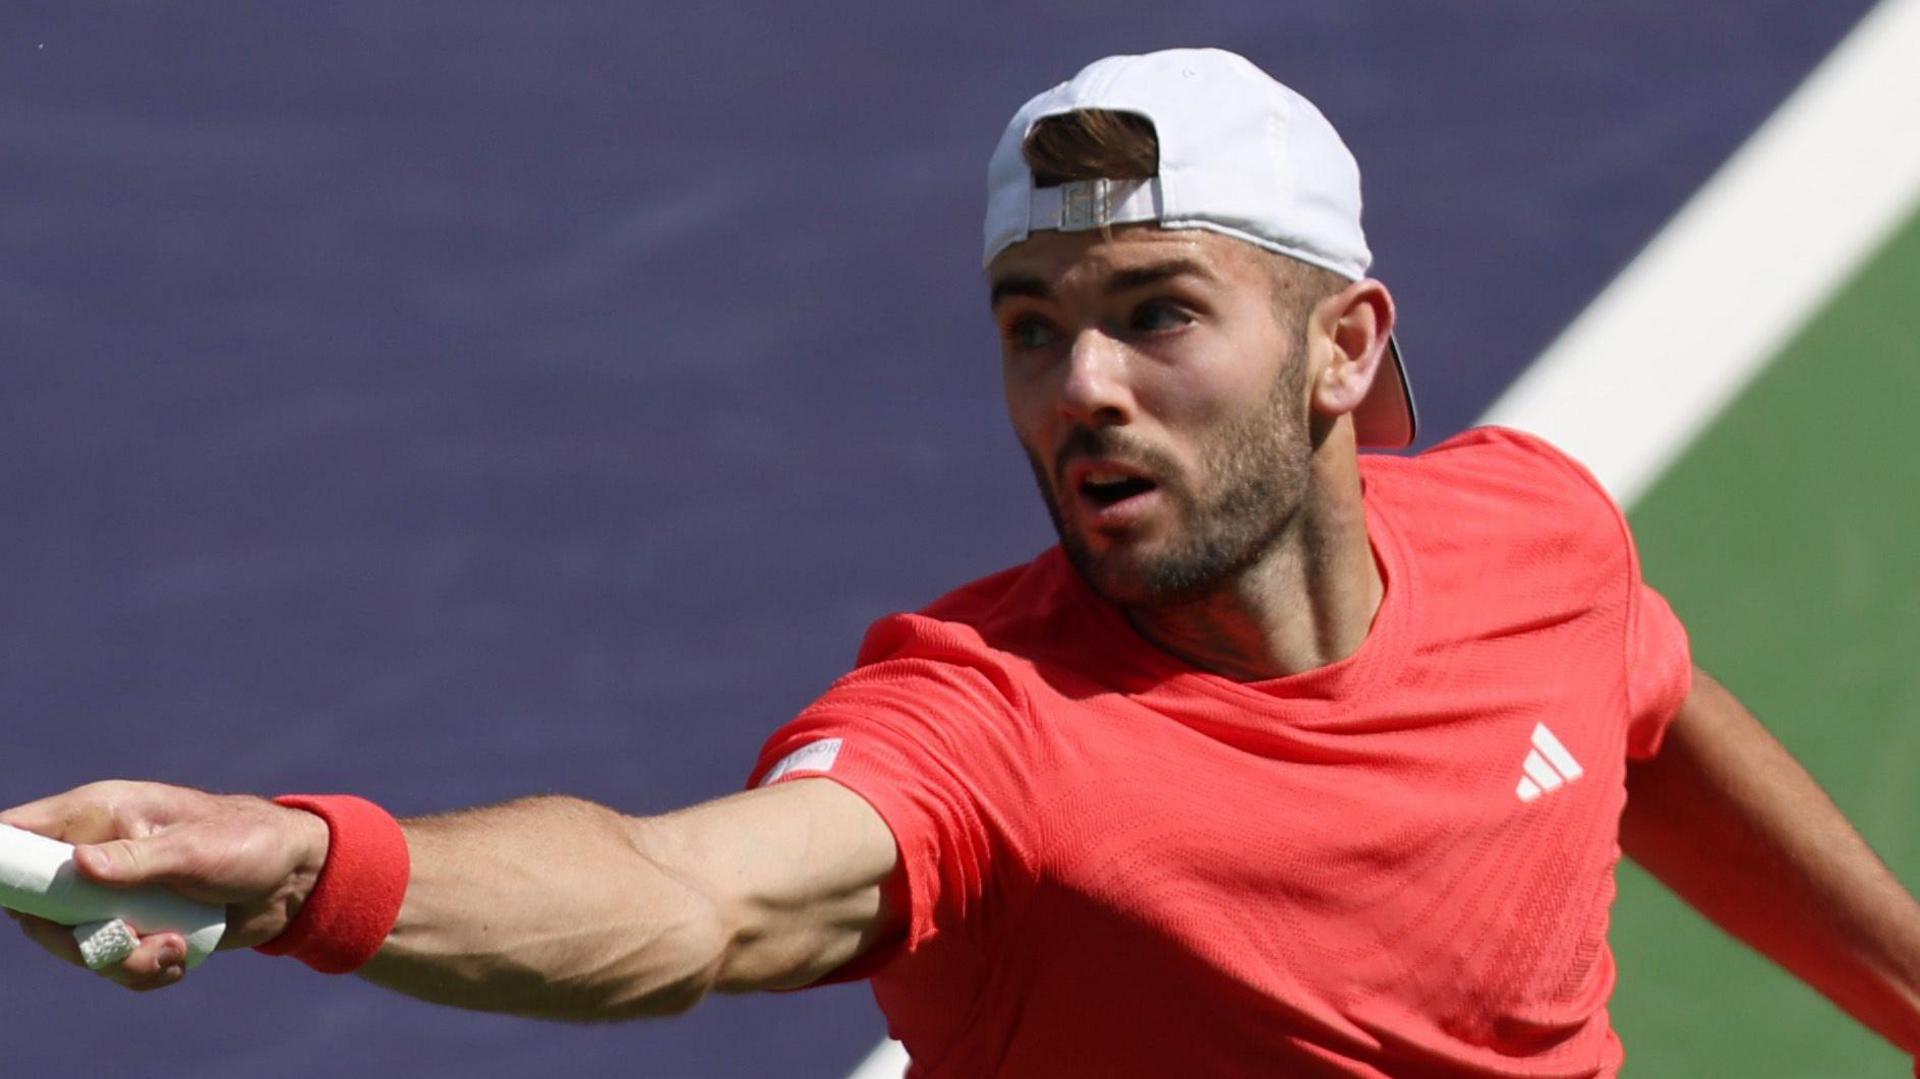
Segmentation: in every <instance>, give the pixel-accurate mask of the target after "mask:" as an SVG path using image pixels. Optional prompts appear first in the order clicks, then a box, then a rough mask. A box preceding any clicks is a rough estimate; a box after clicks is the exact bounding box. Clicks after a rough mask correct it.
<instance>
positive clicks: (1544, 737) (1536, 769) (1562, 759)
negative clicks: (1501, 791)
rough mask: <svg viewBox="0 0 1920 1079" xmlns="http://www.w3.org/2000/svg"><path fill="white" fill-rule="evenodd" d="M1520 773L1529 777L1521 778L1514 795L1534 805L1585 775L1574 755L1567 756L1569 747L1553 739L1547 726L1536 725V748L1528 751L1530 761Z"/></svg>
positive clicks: (1524, 764)
mask: <svg viewBox="0 0 1920 1079" xmlns="http://www.w3.org/2000/svg"><path fill="white" fill-rule="evenodd" d="M1520 770H1521V771H1523V772H1525V773H1526V775H1523V776H1521V777H1520V786H1519V788H1518V789H1516V790H1515V791H1514V793H1515V794H1518V795H1519V796H1520V800H1521V801H1523V802H1531V801H1533V800H1534V799H1535V798H1538V797H1540V796H1541V795H1543V794H1545V793H1547V792H1548V791H1550V790H1552V789H1554V788H1555V787H1558V786H1560V785H1561V784H1563V783H1571V782H1573V781H1574V780H1576V779H1579V778H1580V777H1581V776H1583V775H1585V774H1586V770H1585V769H1583V768H1581V767H1580V762H1579V761H1576V760H1574V759H1573V754H1571V753H1568V752H1567V747H1566V746H1563V745H1561V744H1560V739H1558V738H1555V737H1554V736H1553V732H1552V731H1550V730H1548V729H1547V725H1546V724H1545V723H1538V724H1535V725H1534V728H1533V748H1532V749H1530V750H1528V751H1527V759H1526V760H1525V761H1523V762H1522V763H1521V765H1520Z"/></svg>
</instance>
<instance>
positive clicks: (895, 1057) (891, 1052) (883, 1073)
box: [847, 1038, 907, 1079]
mask: <svg viewBox="0 0 1920 1079" xmlns="http://www.w3.org/2000/svg"><path fill="white" fill-rule="evenodd" d="M906 1073H907V1050H906V1047H905V1046H903V1045H901V1044H900V1043H899V1042H897V1041H894V1040H893V1039H892V1038H888V1039H887V1040H885V1041H883V1042H881V1043H880V1044H879V1045H876V1046H874V1047H873V1052H871V1053H868V1054H867V1059H865V1060H863V1061H861V1062H860V1066H859V1067H857V1068H855V1069H853V1074H852V1075H849V1076H847V1079H900V1077H901V1076H902V1075H905V1074H906Z"/></svg>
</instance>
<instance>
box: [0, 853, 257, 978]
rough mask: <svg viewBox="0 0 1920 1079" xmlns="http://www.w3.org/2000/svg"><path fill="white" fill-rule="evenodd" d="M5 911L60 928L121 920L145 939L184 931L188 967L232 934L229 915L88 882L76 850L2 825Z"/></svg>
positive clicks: (0, 889) (166, 896)
mask: <svg viewBox="0 0 1920 1079" xmlns="http://www.w3.org/2000/svg"><path fill="white" fill-rule="evenodd" d="M0 907H7V908H9V909H12V910H17V911H19V912H20V913H22V914H31V915H33V916H34V917H36V918H44V919H46V920H47V921H50V922H56V923H58V924H60V925H89V924H91V923H95V922H108V921H112V920H114V919H116V918H117V919H120V920H121V921H123V922H125V923H126V924H127V926H128V927H129V928H131V929H132V930H133V931H134V932H135V933H137V934H139V935H140V936H147V935H149V934H152V933H178V934H180V935H181V936H183V937H185V938H186V940H187V966H189V967H195V966H199V965H200V963H201V962H202V961H203V960H205V959H206V958H207V956H208V955H211V954H212V953H213V949H214V948H215V946H217V945H218V944H219V943H220V937H221V936H222V935H223V934H225V933H226V931H227V913H226V911H225V910H224V909H222V908H220V907H215V906H211V905H208V904H206V903H196V902H194V901H193V900H191V899H186V898H183V897H181V896H178V895H175V894H174V893H172V892H169V891H167V890H166V889H164V888H109V887H107V886H105V885H102V884H95V883H94V882H92V881H90V880H85V879H82V878H81V877H80V876H79V873H78V870H76V868H75V867H74V864H73V847H72V845H71V844H67V843H62V842H61V841H59V840H57V839H49V838H47V837H46V836H43V835H36V834H34V833H32V832H27V831H22V830H21V829H19V828H14V827H12V826H10V825H5V824H0Z"/></svg>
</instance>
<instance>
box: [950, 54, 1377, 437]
mask: <svg viewBox="0 0 1920 1079" xmlns="http://www.w3.org/2000/svg"><path fill="white" fill-rule="evenodd" d="M1083 109H1101V110H1107V111H1111V112H1125V113H1133V114H1135V115H1138V116H1140V117H1142V118H1144V119H1146V120H1147V121H1148V122H1149V123H1151V124H1152V125H1153V129H1154V133H1155V135H1156V136H1157V137H1158V138H1159V140H1160V171H1159V174H1158V175H1156V176H1154V177H1153V178H1152V179H1148V180H1077V181H1073V182H1071V183H1066V184H1061V185H1059V186H1058V187H1036V186H1034V182H1033V172H1032V170H1031V169H1029V168H1028V167H1027V161H1026V158H1025V157H1024V156H1023V155H1022V153H1021V148H1022V146H1024V144H1025V143H1026V139H1027V135H1028V134H1029V133H1030V132H1031V131H1032V130H1033V126H1034V124H1036V123H1038V122H1039V121H1041V120H1044V119H1046V118H1047V117H1049V116H1058V115H1060V114H1062V113H1069V112H1078V111H1080V110H1083ZM1141 221H1157V222H1159V223H1160V226H1161V227H1162V228H1169V229H1206V230H1208V231H1210V232H1217V233H1221V234H1223V235H1226V236H1232V237H1234V238H1235V239H1238V240H1244V241H1246V242H1247V243H1250V244H1254V245H1256V246H1258V247H1262V248H1265V249H1266V250H1268V251H1273V252H1276V253H1278V254H1282V255H1286V256H1289V257H1291V258H1296V259H1299V260H1300V261H1302V262H1307V263H1311V264H1313V265H1315V266H1318V267H1320V268H1322V269H1325V270H1329V271H1331V272H1333V273H1336V274H1339V275H1340V276H1342V277H1345V278H1348V279H1349V280H1355V281H1357V280H1359V279H1361V278H1363V277H1365V276H1366V275H1367V267H1368V266H1370V265H1371V264H1372V262H1373V254H1372V252H1370V251H1368V250H1367V238H1366V235H1365V233H1363V232H1362V231H1361V229H1360V167H1359V165H1357V164H1356V163H1355V162H1354V160H1353V154H1352V152H1351V151H1349V150H1348V149H1347V145H1346V143H1344V142H1342V141H1340V135H1339V133H1338V132H1336V131H1334V129H1333V125H1332V124H1330V123H1328V122H1327V118H1326V117H1325V116H1322V115H1321V114H1320V110H1319V109H1316V108H1314V107H1313V103H1312V102H1310V101H1308V100H1307V99H1306V98H1304V97H1301V96H1300V95H1299V94H1296V93H1294V92H1293V91H1292V90H1290V89H1288V88H1287V87H1285V86H1282V85H1281V84H1280V83H1279V82H1277V81H1275V80H1274V79H1273V77H1272V76H1270V75H1268V74H1267V73H1266V72H1264V71H1262V70H1260V69H1259V68H1258V67H1255V66H1254V64H1253V63H1252V62H1251V61H1249V60H1248V59H1246V58H1245V57H1243V56H1239V55H1236V54H1234V53H1230V52H1226V51H1224V50H1221V49H1167V50H1164V51H1162V52H1155V53H1148V54H1147V55H1145V56H1109V57H1107V58H1106V59H1104V60H1096V61H1094V62H1093V63H1091V64H1089V65H1087V66H1086V67H1085V68H1083V69H1081V71H1080V73H1079V74H1078V75H1075V76H1074V77H1073V78H1071V79H1069V80H1067V81H1066V82H1063V83H1061V84H1060V85H1058V86H1055V87H1054V88H1053V89H1051V90H1048V91H1046V92H1045V93H1042V94H1040V95H1038V96H1036V97H1034V98H1033V99H1032V100H1031V101H1028V102H1027V103H1026V104H1025V105H1022V106H1021V107H1020V111H1019V112H1016V113H1014V115H1013V119H1012V120H1011V121H1009V122H1008V123H1007V129H1006V131H1005V132H1004V133H1003V134H1002V135H1001V136H1000V144H999V145H998V146H997V147H995V148H994V151H993V161H992V163H991V164H989V165H988V166H987V221H986V253H985V256H984V257H983V259H982V260H981V261H982V262H983V263H991V262H992V261H993V259H994V256H996V255H998V254H999V253H1000V252H1002V251H1004V250H1006V249H1007V248H1008V247H1011V246H1012V245H1014V244H1016V243H1019V242H1020V241H1022V240H1024V239H1026V238H1027V236H1028V235H1030V234H1031V233H1034V232H1037V231H1041V230H1047V229H1058V230H1061V231H1065V232H1073V231H1079V230H1082V229H1091V228H1099V227H1101V226H1103V225H1124V224H1131V223H1135V222H1141ZM1387 344H1388V359H1389V360H1390V363H1389V366H1390V367H1391V368H1392V371H1391V373H1390V377H1389V372H1381V374H1380V375H1379V376H1377V377H1375V378H1374V380H1373V387H1372V389H1370V390H1369V391H1368V392H1367V396H1366V399H1365V400H1363V401H1362V402H1361V403H1360V407H1359V408H1358V409H1356V410H1355V411H1354V414H1353V418H1354V431H1355V434H1356V436H1357V437H1358V439H1359V442H1360V444H1361V445H1363V446H1377V447H1384V448H1394V449H1397V448H1400V447H1403V446H1407V445H1410V444H1411V443H1412V442H1413V436H1414V426H1415V415H1414V407H1413V391H1412V389H1411V388H1410V387H1409V386H1408V385H1407V375H1406V368H1405V366H1404V365H1403V364H1402V363H1401V360H1400V347H1399V343H1398V342H1397V341H1394V340H1392V339H1389V340H1388V342H1387Z"/></svg>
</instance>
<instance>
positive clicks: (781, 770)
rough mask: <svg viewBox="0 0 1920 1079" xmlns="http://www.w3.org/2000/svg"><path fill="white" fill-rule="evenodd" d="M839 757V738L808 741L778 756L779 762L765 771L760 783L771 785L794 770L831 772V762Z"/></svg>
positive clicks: (765, 785) (764, 785) (763, 785)
mask: <svg viewBox="0 0 1920 1079" xmlns="http://www.w3.org/2000/svg"><path fill="white" fill-rule="evenodd" d="M839 759H840V739H838V738H822V739H821V740H820V741H818V742H808V743H807V744H806V745H804V746H801V747H800V748H799V749H796V750H794V751H793V752H792V753H789V754H787V755H786V756H784V757H782V758H780V763H778V764H776V765H774V766H773V767H772V768H771V769H769V770H768V771H767V774H766V776H765V778H763V779H761V780H760V785H761V786H762V787H767V786H771V785H773V784H775V783H778V782H779V781H780V780H781V779H782V778H784V777H786V776H789V775H792V774H793V773H795V772H831V771H833V762H834V761H837V760H839Z"/></svg>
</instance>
